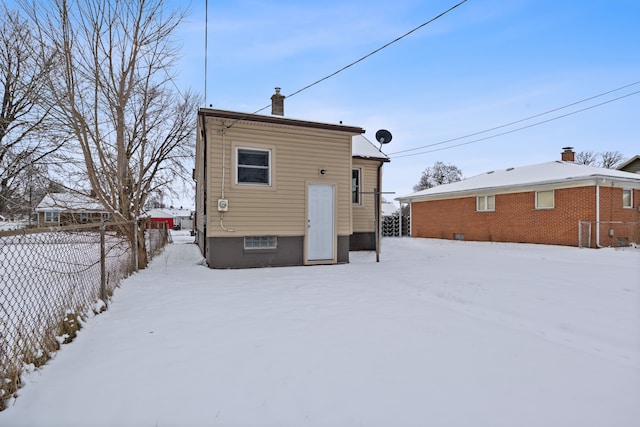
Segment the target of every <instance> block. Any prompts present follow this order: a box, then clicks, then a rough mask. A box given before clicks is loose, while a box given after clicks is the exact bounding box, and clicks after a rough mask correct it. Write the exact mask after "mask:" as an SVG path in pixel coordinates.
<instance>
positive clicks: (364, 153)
mask: <svg viewBox="0 0 640 427" xmlns="http://www.w3.org/2000/svg"><path fill="white" fill-rule="evenodd" d="M351 155H352V156H353V157H357V158H361V159H373V160H381V161H383V162H388V161H389V156H387V155H386V154H384V153H383V152H382V151H380V150H379V149H378V147H376V146H375V145H373V143H372V142H371V141H369V140H368V139H367V138H365V137H364V135H355V136H353V137H352V138H351Z"/></svg>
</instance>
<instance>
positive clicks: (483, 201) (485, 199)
mask: <svg viewBox="0 0 640 427" xmlns="http://www.w3.org/2000/svg"><path fill="white" fill-rule="evenodd" d="M476 210H477V211H478V212H492V211H495V210H496V196H494V195H491V196H478V197H477V198H476Z"/></svg>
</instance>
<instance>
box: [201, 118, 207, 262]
mask: <svg viewBox="0 0 640 427" xmlns="http://www.w3.org/2000/svg"><path fill="white" fill-rule="evenodd" d="M200 117H202V150H203V153H202V154H203V156H202V180H203V181H204V182H203V183H202V184H201V185H202V234H203V237H202V241H203V246H204V252H205V254H206V253H207V188H208V187H209V181H208V178H207V159H208V158H209V154H208V153H209V152H208V149H207V121H206V118H205V116H204V114H203V115H202V116H200Z"/></svg>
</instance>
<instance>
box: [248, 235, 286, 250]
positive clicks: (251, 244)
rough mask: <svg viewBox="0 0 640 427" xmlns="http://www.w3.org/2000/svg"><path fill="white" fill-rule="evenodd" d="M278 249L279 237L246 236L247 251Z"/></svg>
mask: <svg viewBox="0 0 640 427" xmlns="http://www.w3.org/2000/svg"><path fill="white" fill-rule="evenodd" d="M277 247H278V237H277V236H245V238H244V248H245V249H276V248H277Z"/></svg>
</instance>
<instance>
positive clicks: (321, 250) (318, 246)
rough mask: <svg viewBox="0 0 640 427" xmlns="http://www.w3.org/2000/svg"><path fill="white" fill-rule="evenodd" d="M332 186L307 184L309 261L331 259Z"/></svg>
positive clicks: (332, 240) (332, 232)
mask: <svg viewBox="0 0 640 427" xmlns="http://www.w3.org/2000/svg"><path fill="white" fill-rule="evenodd" d="M333 192H334V187H333V185H327V184H309V187H308V189H307V212H308V218H307V227H308V229H307V258H308V260H309V261H322V260H331V259H333V244H334V243H333V242H334V231H333V227H334V224H333V212H334V207H333V204H334V194H333Z"/></svg>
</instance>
